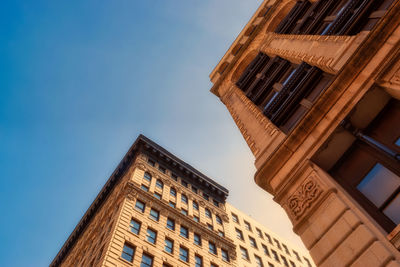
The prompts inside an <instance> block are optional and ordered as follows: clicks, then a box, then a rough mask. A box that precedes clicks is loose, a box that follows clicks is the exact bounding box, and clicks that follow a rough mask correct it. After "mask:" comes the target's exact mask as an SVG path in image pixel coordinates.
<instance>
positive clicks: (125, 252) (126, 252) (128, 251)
mask: <svg viewBox="0 0 400 267" xmlns="http://www.w3.org/2000/svg"><path fill="white" fill-rule="evenodd" d="M134 254H135V247H133V246H131V245H128V244H126V243H125V244H124V248H123V249H122V254H121V258H123V259H124V260H127V261H129V262H133V255H134Z"/></svg>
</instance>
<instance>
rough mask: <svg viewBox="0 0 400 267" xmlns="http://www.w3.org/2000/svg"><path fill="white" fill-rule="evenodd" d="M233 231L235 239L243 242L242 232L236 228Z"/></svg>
mask: <svg viewBox="0 0 400 267" xmlns="http://www.w3.org/2000/svg"><path fill="white" fill-rule="evenodd" d="M235 231H236V237H237V238H239V239H240V240H244V238H243V233H242V231H240V230H239V229H237V228H235Z"/></svg>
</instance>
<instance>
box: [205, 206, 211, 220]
mask: <svg viewBox="0 0 400 267" xmlns="http://www.w3.org/2000/svg"><path fill="white" fill-rule="evenodd" d="M205 213H206V217H207V218H211V211H210V210H209V209H207V208H206V209H205Z"/></svg>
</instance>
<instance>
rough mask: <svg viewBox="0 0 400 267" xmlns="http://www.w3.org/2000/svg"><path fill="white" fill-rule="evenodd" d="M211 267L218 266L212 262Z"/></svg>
mask: <svg viewBox="0 0 400 267" xmlns="http://www.w3.org/2000/svg"><path fill="white" fill-rule="evenodd" d="M210 267H218V265H216V264H215V263H212V262H211V264H210Z"/></svg>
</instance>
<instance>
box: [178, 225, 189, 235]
mask: <svg viewBox="0 0 400 267" xmlns="http://www.w3.org/2000/svg"><path fill="white" fill-rule="evenodd" d="M180 235H181V236H183V237H185V238H189V230H188V228H187V227H185V226H183V225H181V230H180Z"/></svg>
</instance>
